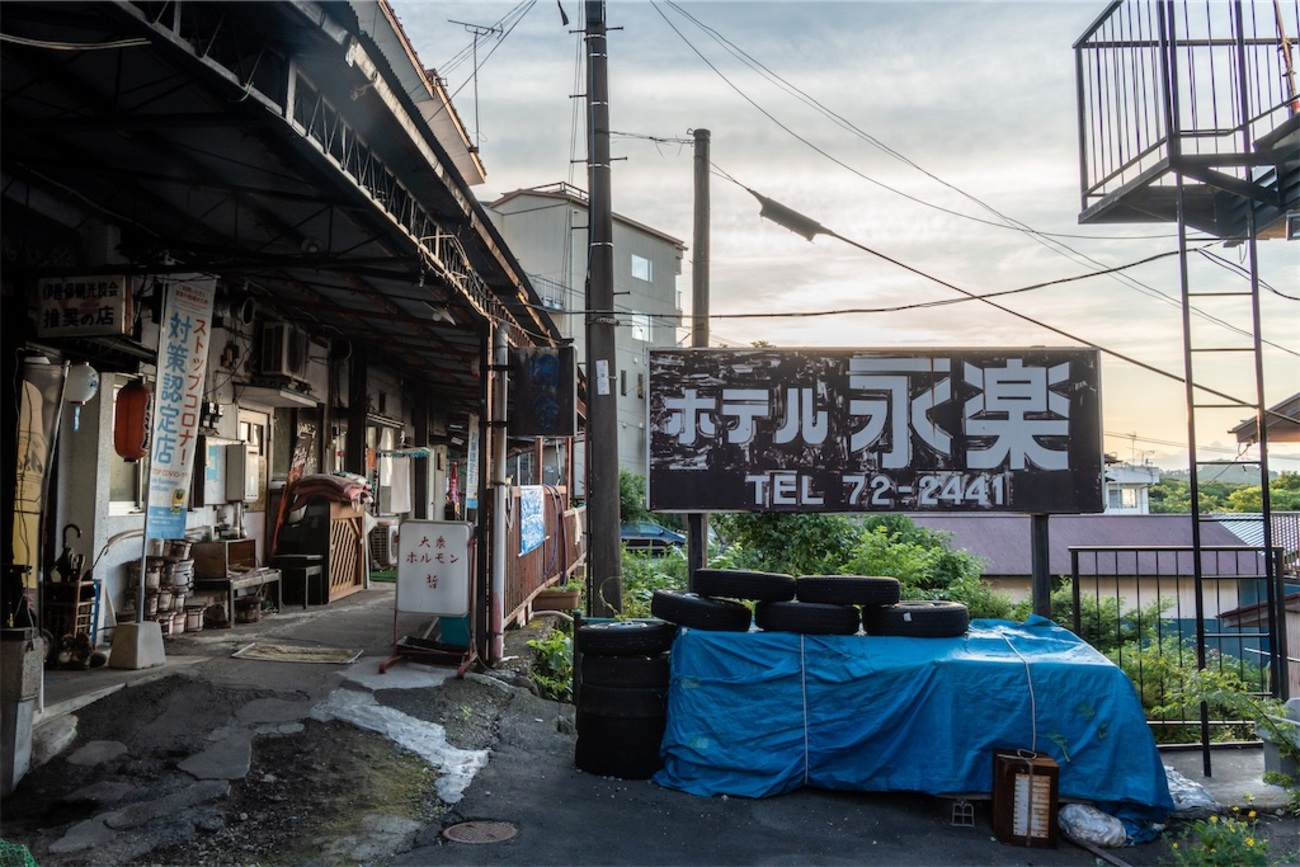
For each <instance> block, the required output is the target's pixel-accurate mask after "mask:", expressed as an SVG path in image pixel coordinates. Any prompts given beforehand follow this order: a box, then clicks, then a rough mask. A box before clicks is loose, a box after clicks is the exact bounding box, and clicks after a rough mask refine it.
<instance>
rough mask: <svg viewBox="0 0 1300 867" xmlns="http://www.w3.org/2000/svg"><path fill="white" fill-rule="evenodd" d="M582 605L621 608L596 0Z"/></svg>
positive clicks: (596, 0)
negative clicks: (584, 585) (585, 567)
mask: <svg viewBox="0 0 1300 867" xmlns="http://www.w3.org/2000/svg"><path fill="white" fill-rule="evenodd" d="M586 8H587V26H586V30H585V38H586V40H587V186H588V188H589V192H588V204H587V208H588V214H587V223H588V228H587V238H588V243H589V245H590V249H589V251H588V265H587V448H586V452H587V555H588V557H587V559H588V564H589V568H588V573H587V609H588V612H589V613H590V614H591V615H592V616H594V617H612V616H614V615H616V614H619V613H621V612H622V610H623V563H622V557H621V554H622V552H621V551H620V547H621V546H620V542H619V534H618V524H619V510H618V402H617V401H618V398H617V397H616V395H615V394H614V388H613V382H614V377H615V376H616V375H617V371H616V370H615V367H616V366H617V364H618V358H617V357H616V355H615V341H614V337H615V324H616V323H615V319H614V214H613V209H612V206H611V204H610V199H611V195H610V183H609V181H610V171H609V58H608V54H607V51H608V47H607V41H606V38H605V3H604V0H587V4H586Z"/></svg>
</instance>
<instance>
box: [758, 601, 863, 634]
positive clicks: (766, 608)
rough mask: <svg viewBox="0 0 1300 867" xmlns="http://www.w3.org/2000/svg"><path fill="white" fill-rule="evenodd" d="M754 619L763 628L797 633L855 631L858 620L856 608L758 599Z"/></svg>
mask: <svg viewBox="0 0 1300 867" xmlns="http://www.w3.org/2000/svg"><path fill="white" fill-rule="evenodd" d="M754 622H755V623H757V624H758V628H759V629H762V630H763V631H764V632H794V633H797V634H800V635H854V634H856V633H857V631H858V626H859V625H860V623H861V615H859V614H858V609H856V608H854V607H853V606H851V605H834V604H831V603H827V602H760V603H758V605H756V606H754Z"/></svg>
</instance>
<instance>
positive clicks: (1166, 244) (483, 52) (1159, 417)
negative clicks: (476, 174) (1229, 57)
mask: <svg viewBox="0 0 1300 867" xmlns="http://www.w3.org/2000/svg"><path fill="white" fill-rule="evenodd" d="M562 6H563V9H564V11H565V13H567V15H568V18H569V24H568V25H567V26H566V25H564V24H563V23H562V21H561V13H560V4H557V3H556V2H554V0H551V2H547V0H542V2H529V0H525V2H523V3H520V4H511V3H495V2H474V3H464V2H461V3H451V2H438V0H393V7H394V9H395V10H396V12H397V14H398V17H399V19H400V21H401V23H402V25H403V27H404V28H405V29H406V31H407V35H408V36H409V37H410V39H411V41H412V43H413V45H414V47H415V49H416V51H417V52H418V54H419V56H420V59H421V61H422V62H423V63H424V65H425V66H426V67H432V68H435V69H437V70H438V73H439V75H440V76H442V77H443V78H444V79H445V80H446V81H447V84H448V87H449V89H450V90H451V91H453V92H454V93H455V103H456V106H457V110H458V111H459V113H460V115H461V117H462V119H463V120H464V122H465V123H466V125H467V126H468V127H469V128H470V129H471V131H472V133H473V134H475V135H476V136H477V137H478V141H479V143H480V148H481V155H482V158H483V161H484V164H485V166H486V169H487V175H488V177H487V181H486V182H485V183H484V184H483V185H481V186H480V187H478V188H476V193H477V194H478V196H479V198H480V199H482V200H483V201H485V202H486V201H491V200H492V199H494V198H496V197H497V196H498V195H500V194H502V193H505V192H509V191H511V190H515V189H520V188H525V187H533V186H539V185H542V184H549V183H554V182H557V181H568V182H570V183H573V184H574V185H576V186H578V187H581V188H584V189H585V188H586V186H587V181H586V169H585V166H584V165H583V164H582V162H581V161H582V160H583V159H584V158H585V156H586V145H585V134H586V133H585V121H584V119H583V113H582V112H583V106H582V101H581V99H580V98H575V95H581V94H583V93H584V91H585V79H584V76H585V72H584V70H583V66H582V65H581V60H582V51H583V48H582V41H581V36H580V34H579V33H578V32H577V31H578V30H580V29H581V27H582V23H583V15H584V4H582V3H579V2H574V0H563V2H562ZM1105 6H1106V4H1105V3H1104V2H1101V0H1097V2H1011V3H1000V2H973V0H970V2H958V3H939V2H907V3H886V2H830V3H814V2H775V0H769V2H680V0H679V2H673V3H669V2H662V0H654V2H650V0H612V2H610V3H609V4H608V5H607V15H606V17H607V23H608V25H609V27H610V28H611V29H610V33H609V86H610V124H611V127H612V129H613V130H614V131H616V133H619V134H618V135H615V136H614V139H613V144H612V152H613V155H614V157H615V158H616V159H617V160H618V161H617V162H615V163H614V165H613V170H612V171H613V176H612V182H611V186H612V190H613V205H614V210H615V211H616V212H618V213H620V214H622V215H624V216H626V217H629V218H631V219H633V220H636V221H638V222H641V223H644V224H646V225H649V226H652V227H654V228H656V229H658V230H660V231H662V232H666V233H667V234H669V235H673V236H675V237H677V238H679V239H682V240H683V241H684V242H686V243H687V245H688V246H689V244H690V241H691V238H692V233H693V222H692V221H693V210H694V201H693V171H694V169H693V153H692V147H691V146H690V144H689V141H690V139H691V134H692V133H691V131H692V130H694V129H696V128H703V129H708V130H710V131H711V134H712V144H711V160H712V162H713V164H714V166H715V169H716V171H715V174H714V175H713V177H712V179H711V205H712V220H711V226H710V232H711V237H710V240H711V262H710V295H711V310H712V312H713V314H715V316H717V317H718V318H715V319H714V320H713V323H712V333H713V336H714V342H715V343H723V344H725V345H732V346H736V345H745V344H748V343H750V342H752V341H755V340H767V341H769V342H771V343H774V344H776V345H784V346H869V347H933V346H1026V345H1047V346H1073V345H1078V344H1077V343H1075V342H1073V341H1071V340H1069V339H1068V338H1066V337H1063V336H1062V335H1061V334H1059V333H1055V332H1053V331H1051V330H1049V329H1046V328H1042V327H1039V326H1037V325H1034V324H1032V323H1030V322H1027V321H1025V320H1024V319H1021V318H1017V317H1016V316H1013V315H1010V314H1008V313H1006V312H1004V311H1001V310H997V309H994V308H993V307H990V306H988V305H986V304H983V303H980V302H975V301H965V302H962V303H956V304H951V305H947V306H938V307H929V308H919V309H912V310H907V311H900V312H890V313H858V314H850V313H842V314H838V315H832V316H819V317H797V318H796V317H790V318H755V319H746V318H726V317H727V316H728V315H732V314H745V313H769V314H770V313H791V312H808V311H837V310H845V309H848V308H877V307H891V306H897V305H903V304H914V303H917V302H926V301H939V300H947V299H952V298H957V297H960V295H959V294H958V293H957V292H954V291H953V289H951V288H948V287H945V286H943V285H941V284H940V283H938V282H935V281H933V280H930V279H926V277H924V276H921V275H919V274H917V273H915V271H920V272H923V273H924V274H927V275H931V276H933V277H936V278H939V279H940V280H942V281H944V282H946V283H949V284H952V285H954V286H957V287H959V288H961V289H963V290H966V291H968V292H972V293H978V294H983V293H987V292H992V291H998V290H1005V289H1013V288H1018V287H1023V286H1028V285H1031V284H1036V283H1040V282H1046V281H1051V280H1058V279H1060V278H1064V277H1073V276H1077V275H1081V274H1086V273H1088V272H1090V271H1095V270H1099V269H1103V268H1113V267H1117V266H1120V265H1125V264H1127V263H1131V262H1135V261H1138V260H1142V259H1145V258H1147V257H1151V256H1155V255H1157V254H1161V253H1170V252H1173V251H1174V250H1176V249H1177V238H1176V234H1175V232H1176V228H1175V226H1174V225H1173V224H1161V223H1153V224H1143V225H1080V224H1079V222H1078V215H1079V211H1080V210H1081V207H1080V192H1079V152H1078V151H1079V145H1078V139H1079V133H1078V126H1077V110H1076V95H1075V93H1076V89H1075V71H1074V68H1075V67H1074V52H1073V50H1072V45H1073V43H1074V42H1075V40H1076V39H1077V38H1078V37H1079V36H1080V35H1081V34H1082V33H1083V32H1084V31H1085V30H1086V29H1087V28H1088V27H1089V26H1090V25H1091V24H1092V22H1093V21H1094V20H1096V19H1097V18H1098V16H1099V15H1101V13H1102V12H1103V11H1104V10H1105ZM498 22H502V29H501V32H500V33H484V34H483V35H480V36H479V37H478V41H477V47H476V48H475V46H474V43H475V36H474V35H473V33H472V32H471V27H467V26H466V25H473V26H475V27H476V28H478V29H480V32H481V31H483V30H486V29H487V28H488V27H491V26H492V25H495V24H497V23H498ZM614 28H619V29H614ZM1292 35H1293V36H1294V35H1295V34H1292ZM475 52H476V53H477V60H478V72H477V76H475V75H474V74H473V71H474V55H475ZM575 111H576V112H577V114H576V116H575ZM745 188H750V189H753V190H755V191H757V192H759V193H761V194H763V195H765V196H767V197H770V198H772V199H775V200H776V201H778V202H781V203H782V204H785V205H787V206H789V207H791V208H794V209H795V210H797V211H799V212H801V213H803V214H805V215H807V216H809V217H811V218H812V219H814V220H816V221H818V222H819V223H821V224H822V225H824V226H825V227H827V228H828V229H831V230H833V231H834V232H835V233H836V234H838V235H841V236H843V237H844V238H847V239H850V240H851V241H853V242H856V243H857V244H860V245H862V246H865V247H868V248H870V249H871V250H874V251H877V252H878V253H880V254H882V255H883V256H885V257H888V258H889V259H893V260H896V261H897V262H899V263H902V264H904V265H906V266H908V267H909V268H911V269H915V271H909V270H907V269H906V268H903V267H900V266H899V265H897V264H892V263H890V262H888V261H886V260H885V259H883V258H881V257H879V256H873V255H871V254H870V253H867V252H864V251H863V250H861V249H858V248H857V247H855V246H853V245H851V244H847V243H845V242H844V241H842V240H840V239H837V238H834V237H828V236H825V235H820V236H818V237H817V238H816V239H815V240H814V241H813V242H809V241H806V240H804V239H803V238H802V237H799V236H797V235H795V234H792V233H791V232H788V231H787V230H785V229H783V228H781V227H779V226H777V225H775V224H774V223H772V222H770V221H766V220H763V219H761V218H760V217H759V204H758V202H757V201H756V200H755V199H754V198H753V197H752V196H751V195H750V194H749V193H748V192H746V189H745ZM1007 218H1009V219H1010V220H1012V221H1015V222H1016V223H1018V224H1020V225H1022V226H1028V227H1031V228H1032V229H1034V230H1035V231H1036V232H1038V233H1055V234H1049V235H1048V236H1047V237H1044V236H1043V235H1034V234H1031V233H1028V232H1025V231H1022V230H1019V229H1015V228H1008V227H1007V225H1006V224H1007V222H1008V219H1007ZM1212 251H1213V252H1214V253H1216V254H1217V255H1219V256H1221V257H1223V258H1225V259H1227V260H1229V261H1231V262H1240V261H1241V258H1240V252H1239V250H1236V249H1225V248H1224V247H1223V246H1222V244H1219V245H1216V246H1215V247H1213V248H1212ZM690 256H691V253H690V251H689V250H688V251H687V255H686V261H685V263H684V265H683V273H682V275H681V277H680V278H679V284H678V285H679V287H680V288H681V289H682V290H683V293H684V295H685V297H686V298H687V299H689V294H690V288H691V274H690V267H691V264H690ZM1259 261H1260V272H1261V276H1262V277H1263V278H1264V279H1265V280H1266V281H1267V282H1268V283H1269V284H1270V285H1271V286H1273V287H1276V288H1278V289H1279V290H1280V291H1281V292H1282V293H1284V294H1285V295H1289V296H1291V298H1290V299H1288V298H1286V297H1283V296H1282V295H1279V294H1276V293H1272V292H1267V291H1266V292H1264V293H1262V294H1261V321H1262V327H1261V333H1262V336H1263V338H1264V339H1265V341H1267V343H1266V348H1265V352H1264V356H1263V358H1264V368H1265V387H1266V392H1265V401H1266V403H1269V404H1271V403H1275V402H1277V401H1280V400H1282V399H1284V398H1286V397H1289V396H1291V395H1292V394H1295V393H1296V392H1298V391H1300V302H1298V301H1296V300H1294V299H1295V298H1297V297H1300V244H1298V243H1297V242H1284V241H1280V240H1279V241H1268V242H1265V243H1263V244H1261V245H1260V248H1259ZM1124 274H1125V278H1119V277H1092V278H1089V279H1086V280H1080V281H1074V282H1067V283H1062V284H1059V285H1055V286H1051V287H1047V288H1042V289H1037V290H1033V291H1028V292H1022V293H1018V294H1014V295H1009V296H1005V297H1003V298H999V299H997V300H998V303H1000V304H1002V305H1004V306H1007V307H1010V308H1012V309H1013V310H1015V311H1016V312H1017V313H1020V314H1022V315H1023V316H1025V317H1029V318H1030V319H1034V320H1038V321H1040V322H1043V323H1046V324H1048V325H1051V326H1053V327H1055V328H1057V329H1061V330H1063V331H1065V332H1067V333H1068V334H1070V335H1073V336H1076V337H1078V338H1079V339H1080V340H1082V341H1084V342H1085V343H1092V344H1096V345H1099V346H1102V347H1105V348H1107V349H1111V350H1114V351H1115V352H1117V353H1120V354H1122V355H1125V356H1128V357H1130V358H1133V359H1136V360H1138V361H1141V362H1143V363H1144V364H1147V365H1150V366H1151V367H1155V368H1158V369H1160V370H1162V371H1167V372H1169V373H1171V374H1174V376H1176V377H1181V376H1182V372H1183V351H1182V336H1181V335H1182V331H1181V312H1180V311H1181V307H1180V304H1179V303H1178V301H1177V299H1178V297H1179V274H1178V258H1177V257H1176V256H1164V257H1162V258H1158V259H1155V260H1154V261H1152V262H1149V263H1147V264H1143V265H1139V266H1136V267H1134V268H1132V269H1130V270H1127V271H1125V272H1124ZM1191 280H1192V285H1193V288H1195V289H1197V290H1198V291H1206V290H1211V289H1242V288H1247V287H1246V284H1245V283H1244V282H1243V281H1242V280H1241V278H1239V277H1237V276H1234V275H1233V274H1231V273H1230V272H1229V270H1228V269H1227V268H1225V267H1223V266H1222V265H1221V264H1215V263H1211V262H1209V261H1207V260H1205V259H1202V258H1201V257H1199V256H1197V257H1193V261H1192V263H1191ZM686 304H687V307H688V312H689V300H688V301H687V302H686ZM1216 305H1217V306H1218V308H1219V309H1215V308H1216ZM1197 306H1198V308H1199V309H1200V310H1201V311H1202V312H1203V313H1205V314H1207V316H1202V315H1199V314H1198V315H1196V316H1194V317H1193V320H1192V321H1193V323H1194V328H1196V329H1197V334H1198V338H1197V340H1198V344H1199V345H1216V346H1223V345H1238V344H1240V342H1241V341H1242V339H1243V338H1241V337H1240V335H1238V334H1236V333H1234V332H1232V331H1229V330H1227V329H1225V328H1223V327H1222V326H1221V325H1219V324H1217V323H1216V322H1214V321H1211V319H1210V318H1209V317H1216V318H1218V319H1227V320H1230V321H1232V322H1234V323H1237V322H1240V323H1241V324H1242V325H1245V326H1246V327H1247V328H1249V321H1248V320H1242V319H1241V317H1240V316H1239V315H1237V312H1236V311H1237V309H1238V308H1240V307H1241V304H1240V302H1239V301H1225V300H1223V299H1219V300H1215V299H1212V298H1207V299H1204V300H1203V301H1199V302H1198V305H1197ZM1230 308H1231V309H1230ZM1236 355H1237V356H1244V355H1245V354H1243V353H1236ZM1224 357H1225V358H1226V357H1227V356H1224ZM1216 364H1217V362H1216ZM1214 366H1215V365H1212V364H1211V363H1210V362H1203V363H1202V364H1201V366H1199V367H1198V368H1197V375H1196V376H1197V380H1198V381H1205V382H1207V383H1209V384H1210V385H1211V387H1213V388H1215V389H1218V390H1221V391H1223V392H1225V393H1227V394H1230V395H1233V396H1241V397H1243V398H1245V399H1247V400H1249V401H1253V400H1254V396H1255V395H1254V381H1253V377H1252V376H1251V374H1250V370H1249V369H1248V368H1243V367H1242V362H1241V361H1240V360H1238V361H1235V362H1233V363H1231V364H1227V365H1224V364H1217V369H1214ZM1102 395H1103V426H1104V429H1105V431H1106V433H1107V436H1106V448H1107V450H1108V451H1113V452H1116V453H1118V454H1119V456H1120V457H1121V458H1124V459H1133V458H1136V459H1138V460H1142V459H1151V460H1153V461H1154V462H1155V463H1157V464H1159V465H1161V466H1165V467H1170V468H1172V467H1177V466H1185V465H1186V460H1187V458H1186V445H1185V443H1186V440H1187V428H1186V421H1185V419H1186V412H1185V395H1184V388H1183V385H1182V383H1181V382H1180V381H1178V380H1177V379H1174V378H1170V377H1167V376H1162V375H1160V374H1158V373H1154V372H1151V371H1149V370H1146V369H1143V368H1142V367H1139V366H1135V365H1133V364H1131V363H1129V362H1127V361H1123V360H1120V359H1117V358H1114V357H1112V356H1109V355H1103V368H1102ZM1247 415H1249V411H1248V410H1231V411H1227V412H1225V413H1222V414H1220V415H1219V416H1217V417H1206V418H1204V419H1203V423H1202V424H1201V425H1200V427H1199V429H1198V437H1199V439H1200V442H1201V445H1202V446H1208V447H1209V449H1206V450H1205V451H1204V452H1203V453H1202V459H1207V458H1218V459H1222V458H1227V457H1231V454H1232V452H1233V451H1234V450H1235V443H1233V442H1232V437H1231V436H1230V435H1229V434H1228V433H1227V429H1228V428H1229V427H1231V426H1232V425H1233V424H1235V423H1236V422H1237V421H1239V420H1240V419H1241V418H1244V417H1246V416H1247ZM1270 456H1271V457H1272V458H1273V459H1274V465H1273V468H1274V469H1275V470H1287V471H1297V470H1300V447H1297V446H1284V445H1281V444H1278V445H1275V446H1274V447H1273V448H1272V450H1271V451H1270Z"/></svg>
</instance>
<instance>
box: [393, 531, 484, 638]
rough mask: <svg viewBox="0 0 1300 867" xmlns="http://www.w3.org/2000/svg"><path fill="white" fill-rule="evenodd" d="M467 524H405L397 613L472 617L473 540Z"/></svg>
mask: <svg viewBox="0 0 1300 867" xmlns="http://www.w3.org/2000/svg"><path fill="white" fill-rule="evenodd" d="M472 538H473V525H471V524H469V523H466V522H464V521H402V522H401V524H400V525H399V526H398V530H397V610H398V611H402V612H409V613H412V614H437V615H440V616H445V617H463V616H464V615H466V614H469V587H470V562H471V560H472V558H471V557H470V541H471V540H472Z"/></svg>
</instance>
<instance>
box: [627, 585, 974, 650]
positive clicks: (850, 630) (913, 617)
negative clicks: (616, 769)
mask: <svg viewBox="0 0 1300 867" xmlns="http://www.w3.org/2000/svg"><path fill="white" fill-rule="evenodd" d="M694 586H695V592H692V593H682V592H678V591H673V590H658V591H655V594H654V598H653V599H652V601H651V609H650V610H651V613H652V614H654V615H655V616H656V617H659V618H662V619H664V620H667V621H671V622H673V623H677V624H679V625H681V626H688V627H690V628H692V629H705V630H717V631H733V632H745V631H748V630H749V628H750V624H751V614H750V609H749V607H748V606H747V605H745V604H744V602H742V600H744V601H748V602H753V603H754V607H753V614H752V623H753V624H754V625H756V626H757V627H758V628H759V629H761V630H763V631H764V632H793V633H798V634H802V635H854V634H856V633H857V632H858V631H859V630H865V631H866V633H867V634H868V635H900V636H909V637H913V638H946V637H953V636H959V635H963V634H965V632H966V628H967V626H969V625H970V612H969V611H968V610H967V609H966V606H965V605H962V604H961V603H960V602H947V601H910V600H909V601H902V600H901V599H900V595H901V593H900V587H899V583H898V579H896V578H889V577H879V576H869V575H805V576H802V577H800V578H794V577H792V576H790V575H784V574H780V573H774V572H750V571H743V570H732V569H700V570H697V571H696V573H695V585H694Z"/></svg>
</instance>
